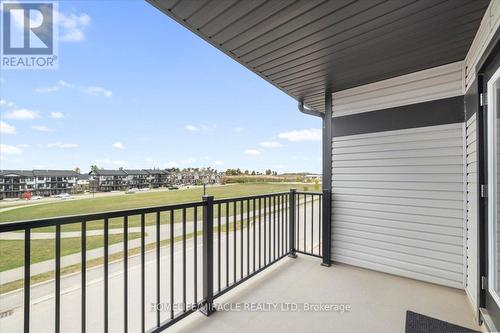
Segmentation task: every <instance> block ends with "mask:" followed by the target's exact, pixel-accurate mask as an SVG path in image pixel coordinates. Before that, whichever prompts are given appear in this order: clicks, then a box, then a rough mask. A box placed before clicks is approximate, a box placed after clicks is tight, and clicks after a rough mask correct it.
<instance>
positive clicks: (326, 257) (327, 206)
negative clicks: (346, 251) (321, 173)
mask: <svg viewBox="0 0 500 333" xmlns="http://www.w3.org/2000/svg"><path fill="white" fill-rule="evenodd" d="M331 199H332V198H331V192H330V190H323V217H322V221H321V232H322V238H323V239H322V240H321V241H322V248H321V252H322V253H321V254H322V257H323V260H322V262H321V266H326V267H330V266H331V260H330V251H331V242H330V241H331V236H332V230H331V224H330V223H331V220H332V215H331V205H332V202H331Z"/></svg>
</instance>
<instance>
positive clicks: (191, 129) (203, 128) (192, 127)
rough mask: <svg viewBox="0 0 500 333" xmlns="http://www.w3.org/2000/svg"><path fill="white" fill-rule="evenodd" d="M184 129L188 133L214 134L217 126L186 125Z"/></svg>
mask: <svg viewBox="0 0 500 333" xmlns="http://www.w3.org/2000/svg"><path fill="white" fill-rule="evenodd" d="M184 128H185V129H186V131H189V132H196V131H205V132H213V131H215V130H216V129H217V125H215V124H213V125H203V124H202V125H199V126H197V125H186V126H184Z"/></svg>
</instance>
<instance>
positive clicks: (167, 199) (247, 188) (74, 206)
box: [0, 183, 312, 232]
mask: <svg viewBox="0 0 500 333" xmlns="http://www.w3.org/2000/svg"><path fill="white" fill-rule="evenodd" d="M305 186H306V187H308V188H309V189H312V186H308V185H302V184H289V183H287V184H280V183H260V184H256V183H252V184H236V185H227V186H214V187H208V188H207V194H209V195H213V196H214V197H215V198H216V199H220V198H230V197H240V196H246V195H254V194H266V193H273V192H283V191H288V190H290V188H292V187H297V188H298V189H299V190H303V189H304V187H305ZM202 195H203V190H202V189H201V188H194V189H187V190H178V191H161V192H145V193H136V194H127V195H119V196H109V197H98V198H92V199H82V200H72V201H61V202H51V203H46V204H42V205H34V206H29V207H19V208H15V209H12V210H7V211H4V212H1V213H0V223H2V222H10V221H21V220H31V219H41V218H48V217H55V216H67V215H78V214H88V213H96V212H105V211H113V210H125V209H133V208H141V207H151V206H163V205H169V204H175V203H182V202H194V201H200V200H201V197H202ZM233 208H234V207H232V206H231V207H230V215H232V214H233V212H234V210H233ZM236 208H237V214H239V213H240V211H241V206H240V205H239V204H238V205H237V207H236ZM252 208H253V204H252V202H250V209H252ZM246 209H247V206H246V203H245V205H244V207H243V211H246ZM166 215H167V214H166V213H162V215H161V217H160V218H161V219H162V220H163V219H167V218H168V217H167V216H166ZM215 216H216V217H217V211H215ZM221 216H225V207H222V211H221ZM174 218H175V222H176V223H179V222H181V221H182V211H181V210H176V211H175V215H174ZM186 218H187V220H188V221H192V220H193V219H194V209H193V208H191V209H188V210H187V211H186ZM198 219H201V208H199V209H198ZM145 220H146V225H152V224H154V223H155V222H156V215H155V214H146V215H145ZM139 225H140V216H139V215H135V216H130V217H129V226H130V227H137V226H139ZM122 226H123V218H113V219H110V220H109V227H110V228H121V227H122ZM65 228H66V230H67V231H78V230H80V224H79V223H75V224H70V225H66V226H65ZM87 228H88V229H89V230H93V229H102V221H100V222H99V223H92V224H89V225H88V227H87ZM42 231H43V232H48V231H54V228H37V229H33V232H42Z"/></svg>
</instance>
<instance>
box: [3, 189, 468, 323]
mask: <svg viewBox="0 0 500 333" xmlns="http://www.w3.org/2000/svg"><path fill="white" fill-rule="evenodd" d="M324 198H327V200H326V201H325V200H324ZM329 202H330V200H329V192H328V191H324V192H323V193H317V192H297V191H295V190H291V191H290V192H282V193H272V194H263V195H255V196H247V197H239V198H231V199H221V200H217V199H214V198H213V197H203V200H202V201H199V202H191V203H184V204H176V205H169V206H162V207H149V208H141V209H134V210H127V211H114V212H105V213H98V214H88V215H79V216H70V217H60V218H50V219H44V220H34V221H22V222H12V223H6V224H0V239H4V240H8V239H18V240H24V258H25V260H24V263H30V264H25V265H24V266H23V267H18V268H16V269H11V270H8V271H3V272H0V281H1V284H0V288H1V291H0V313H2V316H0V330H2V331H4V330H5V331H6V332H20V331H23V329H24V331H25V332H26V331H30V330H31V331H33V332H53V331H56V332H58V331H63V332H65V331H75V330H78V331H82V332H99V331H105V332H123V331H130V332H132V331H133V332H136V331H140V332H159V331H162V330H164V329H166V328H169V327H171V329H172V330H175V331H177V330H179V331H185V332H228V331H242V332H255V331H257V332H259V331H269V330H272V331H277V332H285V331H286V332H290V331H291V332H303V331H307V330H311V329H312V330H313V331H315V330H319V329H320V328H324V327H336V328H338V329H339V332H347V331H367V330H368V329H370V328H371V330H372V331H373V332H402V331H403V330H404V327H405V322H406V321H405V318H406V312H407V311H413V312H416V313H418V314H423V315H426V316H430V317H435V318H439V319H441V320H445V321H449V322H452V323H454V324H457V325H460V326H464V327H468V328H472V329H478V327H477V325H476V324H475V319H474V318H475V317H474V313H473V311H472V310H471V308H470V307H469V304H468V302H467V299H466V296H465V293H464V292H463V291H460V290H458V289H453V288H448V287H442V286H438V285H434V284H430V283H426V282H419V281H416V280H412V279H407V278H404V277H397V276H393V275H389V274H384V273H379V272H375V271H370V270H365V269H362V268H356V267H353V266H348V265H343V264H333V265H331V261H330V251H329V250H328V249H330V244H329V242H330V233H329V230H330V225H329V223H330V222H329V219H328V218H326V217H327V216H329V214H330V213H329V209H330V208H329V204H328V203H329ZM325 212H326V214H325ZM325 230H326V231H327V232H326V233H325V232H324V231H325ZM19 231H22V232H21V233H20V232H19ZM95 236H102V237H103V239H102V243H101V245H100V246H98V247H97V248H96V247H93V248H88V247H90V246H91V245H90V244H91V243H90V241H89V239H90V238H89V237H95ZM67 237H78V238H79V239H80V242H81V244H80V249H81V250H79V251H77V252H76V253H73V254H70V255H63V254H62V253H63V250H64V241H63V240H64V238H67ZM113 237H119V240H118V241H116V240H115V239H114V238H113ZM37 239H53V240H54V246H55V247H54V256H53V259H51V260H46V261H42V262H33V261H32V258H33V256H36V254H34V253H33V249H32V248H31V246H32V242H33V241H35V240H37ZM172 240H173V241H172ZM0 255H2V256H5V255H6V253H1V251H0ZM3 259H4V258H3V257H2V260H3ZM320 264H321V265H320ZM125 272H126V274H125ZM47 275H49V276H50V278H49V279H47ZM44 276H45V279H43V277H44ZM13 286H17V287H13ZM82 286H85V287H84V288H82ZM273 304H274V305H275V306H278V307H280V309H274V310H272V309H271V308H269V307H270V306H271V305H273ZM320 305H322V306H329V308H328V309H319V308H315V307H317V306H320ZM245 307H253V308H246V309H245ZM308 307H311V308H308ZM298 313H300V315H297V314H298ZM325 325H326V326H325Z"/></svg>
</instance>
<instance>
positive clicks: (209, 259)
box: [195, 195, 215, 316]
mask: <svg viewBox="0 0 500 333" xmlns="http://www.w3.org/2000/svg"><path fill="white" fill-rule="evenodd" d="M203 201H204V202H205V205H204V206H203V298H204V300H205V303H204V305H203V307H202V308H201V312H202V313H203V314H204V315H206V316H210V315H211V314H212V313H213V312H214V311H215V309H214V306H213V303H214V197H213V196H211V195H204V196H203ZM195 237H196V235H195Z"/></svg>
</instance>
